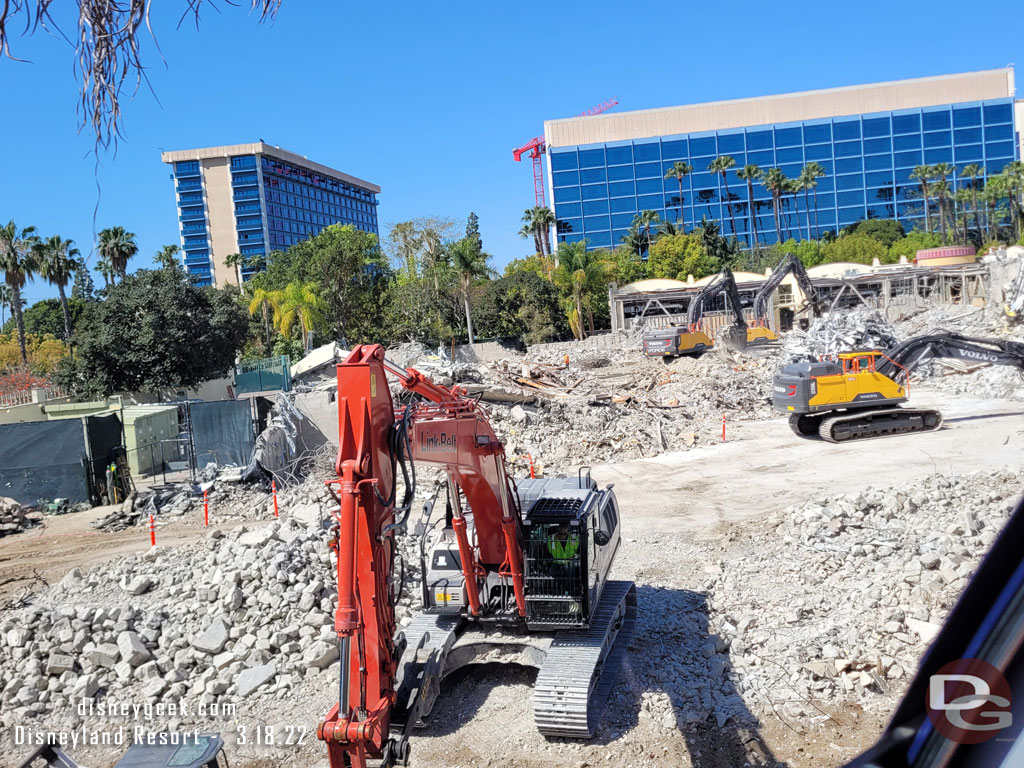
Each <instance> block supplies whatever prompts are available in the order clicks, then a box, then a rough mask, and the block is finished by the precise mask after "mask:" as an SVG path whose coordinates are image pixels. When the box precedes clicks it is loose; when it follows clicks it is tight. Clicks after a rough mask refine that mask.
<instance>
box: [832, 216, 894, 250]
mask: <svg viewBox="0 0 1024 768" xmlns="http://www.w3.org/2000/svg"><path fill="white" fill-rule="evenodd" d="M846 234H847V235H865V236H867V237H871V238H874V239H875V240H877V241H878V242H880V243H881V244H882V245H884V246H885V247H886V248H889V247H890V246H892V244H893V243H895V242H896V241H897V240H899V239H900V238H901V237H904V236H905V235H906V234H907V233H906V232H905V231H904V230H903V225H902V224H900V223H899V222H897V221H893V220H892V219H861V220H860V221H858V222H855V223H853V224H851V225H850V226H848V227H847V228H846Z"/></svg>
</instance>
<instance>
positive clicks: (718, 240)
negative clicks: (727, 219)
mask: <svg viewBox="0 0 1024 768" xmlns="http://www.w3.org/2000/svg"><path fill="white" fill-rule="evenodd" d="M693 235H694V236H695V237H696V238H697V239H698V240H699V241H700V244H701V246H702V247H703V248H704V252H705V253H706V254H707V255H708V256H710V257H711V258H712V259H714V261H715V262H716V264H717V265H718V269H721V268H722V267H725V266H729V265H731V264H732V262H733V260H734V259H735V257H736V250H738V248H736V249H734V248H732V247H731V246H730V245H729V241H728V240H726V239H725V238H724V237H722V232H721V230H720V229H719V227H718V224H717V223H716V222H715V221H714V220H712V219H709V218H708V217H707V216H702V217H701V220H700V224H698V225H697V226H696V227H694V229H693ZM733 242H735V240H734V241H733Z"/></svg>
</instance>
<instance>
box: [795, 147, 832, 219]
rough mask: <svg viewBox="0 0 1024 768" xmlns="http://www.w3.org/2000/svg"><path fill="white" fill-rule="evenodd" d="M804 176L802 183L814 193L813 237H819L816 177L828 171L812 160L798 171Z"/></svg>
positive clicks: (826, 174) (824, 174)
mask: <svg viewBox="0 0 1024 768" xmlns="http://www.w3.org/2000/svg"><path fill="white" fill-rule="evenodd" d="M805 176H806V178H805V179H804V185H805V187H809V188H810V190H811V192H812V193H813V195H814V237H815V238H819V237H821V229H820V228H819V227H818V179H820V178H822V177H823V176H828V173H826V171H825V169H824V168H823V167H822V166H821V163H818V162H816V161H814V160H812V161H811V162H809V163H808V164H807V165H805V166H804V167H803V170H802V171H800V177H801V178H804V177H805ZM808 215H810V214H808Z"/></svg>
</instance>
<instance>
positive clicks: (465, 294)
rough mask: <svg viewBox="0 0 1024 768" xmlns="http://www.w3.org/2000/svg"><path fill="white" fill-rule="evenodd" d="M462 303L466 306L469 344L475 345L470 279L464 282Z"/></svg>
mask: <svg viewBox="0 0 1024 768" xmlns="http://www.w3.org/2000/svg"><path fill="white" fill-rule="evenodd" d="M462 304H463V306H464V307H465V308H466V333H467V334H468V335H469V346H473V316H472V315H471V314H470V312H469V281H468V280H463V283H462Z"/></svg>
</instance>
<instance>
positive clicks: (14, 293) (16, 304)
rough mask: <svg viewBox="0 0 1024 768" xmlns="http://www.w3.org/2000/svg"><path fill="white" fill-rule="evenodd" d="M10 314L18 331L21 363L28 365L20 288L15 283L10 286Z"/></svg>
mask: <svg viewBox="0 0 1024 768" xmlns="http://www.w3.org/2000/svg"><path fill="white" fill-rule="evenodd" d="M11 314H13V315H14V325H15V327H16V328H17V329H18V346H19V347H20V348H21V362H22V363H24V364H25V365H28V348H27V347H26V346H25V318H24V317H23V316H22V314H21V288H20V287H18V284H17V283H15V284H14V285H12V286H11Z"/></svg>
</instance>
